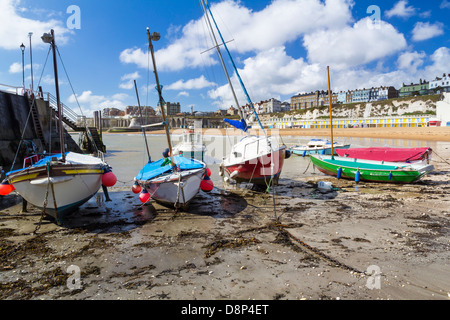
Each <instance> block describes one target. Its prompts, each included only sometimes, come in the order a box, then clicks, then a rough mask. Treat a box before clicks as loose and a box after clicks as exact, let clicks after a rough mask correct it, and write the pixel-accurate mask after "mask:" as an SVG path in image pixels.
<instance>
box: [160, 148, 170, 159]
mask: <svg viewBox="0 0 450 320" xmlns="http://www.w3.org/2000/svg"><path fill="white" fill-rule="evenodd" d="M162 155H163V157H164V158H167V157H169V156H170V151H169V148H166V150H164V151H163V153H162Z"/></svg>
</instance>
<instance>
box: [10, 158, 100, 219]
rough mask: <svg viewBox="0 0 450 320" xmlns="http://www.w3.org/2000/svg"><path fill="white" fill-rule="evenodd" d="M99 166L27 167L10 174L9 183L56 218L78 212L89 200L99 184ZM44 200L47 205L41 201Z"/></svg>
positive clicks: (25, 197) (29, 201)
mask: <svg viewBox="0 0 450 320" xmlns="http://www.w3.org/2000/svg"><path fill="white" fill-rule="evenodd" d="M103 172H104V169H103V167H102V165H64V164H56V165H52V166H50V167H49V174H48V173H47V167H46V166H45V167H36V168H33V167H30V168H29V169H26V170H22V171H20V172H16V173H13V174H11V175H9V176H8V181H9V182H10V183H11V184H12V185H13V186H14V188H15V189H16V191H17V192H18V193H19V194H20V195H21V196H22V197H23V198H24V199H25V200H26V201H27V202H28V203H30V204H32V205H34V206H35V207H38V208H40V209H43V208H44V207H45V212H46V213H47V214H48V215H50V216H52V217H54V218H56V219H57V220H58V219H61V218H63V216H64V215H66V214H69V213H71V212H73V211H75V210H77V209H78V208H79V207H80V206H81V205H82V204H83V203H85V202H87V201H88V200H89V199H90V198H92V197H93V196H94V195H95V194H96V193H97V192H98V190H99V189H100V187H101V184H102V174H103ZM45 200H46V204H45V205H44V202H45Z"/></svg>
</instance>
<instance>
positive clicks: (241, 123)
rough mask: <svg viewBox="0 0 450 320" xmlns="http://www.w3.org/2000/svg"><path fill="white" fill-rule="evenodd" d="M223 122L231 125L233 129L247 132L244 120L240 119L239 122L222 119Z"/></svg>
mask: <svg viewBox="0 0 450 320" xmlns="http://www.w3.org/2000/svg"><path fill="white" fill-rule="evenodd" d="M223 120H224V121H225V122H228V123H229V124H231V125H232V126H233V127H235V128H238V129H241V130H242V131H244V132H247V129H248V127H247V123H246V122H245V120H244V119H241V121H238V120H230V119H223Z"/></svg>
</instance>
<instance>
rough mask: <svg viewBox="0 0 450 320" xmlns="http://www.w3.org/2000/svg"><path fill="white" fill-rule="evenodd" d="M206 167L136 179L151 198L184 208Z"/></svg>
mask: <svg viewBox="0 0 450 320" xmlns="http://www.w3.org/2000/svg"><path fill="white" fill-rule="evenodd" d="M205 173H206V167H203V168H200V169H192V170H185V171H181V172H175V173H169V174H166V175H163V176H159V177H157V178H154V179H150V180H137V182H138V183H139V184H140V185H141V187H143V188H145V190H147V192H148V193H150V196H151V199H153V200H155V201H156V202H158V203H161V204H163V205H166V206H174V207H181V208H186V207H187V206H188V205H189V203H190V202H191V200H192V199H193V198H194V197H195V196H196V195H197V193H198V192H199V190H200V183H201V182H202V179H203V177H204V176H205Z"/></svg>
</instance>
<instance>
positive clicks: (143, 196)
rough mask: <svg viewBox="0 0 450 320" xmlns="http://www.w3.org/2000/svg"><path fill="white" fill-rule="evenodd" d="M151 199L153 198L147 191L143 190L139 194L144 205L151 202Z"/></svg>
mask: <svg viewBox="0 0 450 320" xmlns="http://www.w3.org/2000/svg"><path fill="white" fill-rule="evenodd" d="M150 198H151V196H150V193H148V191H147V190H145V189H143V190H142V191H141V193H140V194H139V200H141V202H142V203H147V202H148V201H149V200H150Z"/></svg>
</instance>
